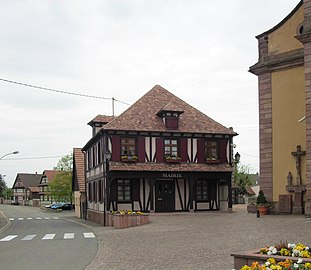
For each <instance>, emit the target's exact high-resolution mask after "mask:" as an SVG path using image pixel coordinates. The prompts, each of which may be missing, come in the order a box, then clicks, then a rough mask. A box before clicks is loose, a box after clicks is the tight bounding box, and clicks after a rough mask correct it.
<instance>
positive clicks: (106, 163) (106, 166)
mask: <svg viewBox="0 0 311 270" xmlns="http://www.w3.org/2000/svg"><path fill="white" fill-rule="evenodd" d="M110 159H111V152H110V151H109V149H107V150H106V152H105V154H104V226H107V212H108V210H109V208H108V186H107V182H108V177H107V172H108V171H109V160H110Z"/></svg>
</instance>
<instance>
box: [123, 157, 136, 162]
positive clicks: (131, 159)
mask: <svg viewBox="0 0 311 270" xmlns="http://www.w3.org/2000/svg"><path fill="white" fill-rule="evenodd" d="M121 161H122V162H137V161H138V157H137V156H122V157H121Z"/></svg>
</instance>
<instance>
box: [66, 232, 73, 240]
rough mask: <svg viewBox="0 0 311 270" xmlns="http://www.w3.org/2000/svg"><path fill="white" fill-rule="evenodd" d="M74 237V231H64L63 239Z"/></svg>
mask: <svg viewBox="0 0 311 270" xmlns="http://www.w3.org/2000/svg"><path fill="white" fill-rule="evenodd" d="M74 237H75V234H74V233H65V234H64V239H73V238H74Z"/></svg>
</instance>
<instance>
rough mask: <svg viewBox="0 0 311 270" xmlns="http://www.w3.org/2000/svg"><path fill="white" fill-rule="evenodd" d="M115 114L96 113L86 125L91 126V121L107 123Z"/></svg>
mask: <svg viewBox="0 0 311 270" xmlns="http://www.w3.org/2000/svg"><path fill="white" fill-rule="evenodd" d="M115 118H116V116H111V115H100V114H99V115H97V116H96V117H95V118H94V119H92V120H91V121H90V122H89V123H88V125H90V126H92V125H93V123H101V124H107V123H109V122H110V121H112V120H113V119H115Z"/></svg>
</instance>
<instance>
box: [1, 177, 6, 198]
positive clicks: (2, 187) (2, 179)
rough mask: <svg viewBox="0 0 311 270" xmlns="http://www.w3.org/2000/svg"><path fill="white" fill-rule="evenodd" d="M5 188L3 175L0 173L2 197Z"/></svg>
mask: <svg viewBox="0 0 311 270" xmlns="http://www.w3.org/2000/svg"><path fill="white" fill-rule="evenodd" d="M5 188H6V183H5V181H4V176H3V175H2V174H0V197H4V194H3V192H4V190H5Z"/></svg>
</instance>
